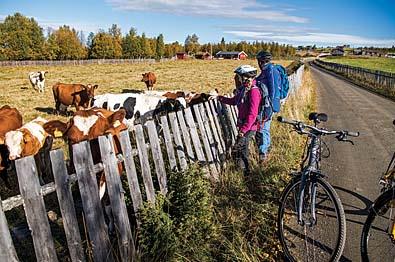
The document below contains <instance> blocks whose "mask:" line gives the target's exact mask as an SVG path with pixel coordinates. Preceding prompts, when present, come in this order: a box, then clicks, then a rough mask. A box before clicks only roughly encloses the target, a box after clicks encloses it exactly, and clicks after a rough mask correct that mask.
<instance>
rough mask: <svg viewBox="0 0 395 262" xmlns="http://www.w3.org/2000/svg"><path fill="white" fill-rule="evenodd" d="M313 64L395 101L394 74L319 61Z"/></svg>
mask: <svg viewBox="0 0 395 262" xmlns="http://www.w3.org/2000/svg"><path fill="white" fill-rule="evenodd" d="M313 63H314V64H315V65H317V66H319V67H323V68H325V69H327V70H330V71H333V72H335V73H338V74H341V75H343V76H345V77H347V78H348V79H350V80H352V81H354V82H356V83H357V84H360V85H363V86H365V87H367V88H369V89H371V90H372V91H375V92H378V93H380V94H382V95H385V96H388V97H391V98H392V99H395V74H394V73H389V72H383V71H379V70H371V69H366V68H361V67H355V66H349V65H344V64H338V63H332V62H326V61H322V60H320V59H316V60H314V62H313Z"/></svg>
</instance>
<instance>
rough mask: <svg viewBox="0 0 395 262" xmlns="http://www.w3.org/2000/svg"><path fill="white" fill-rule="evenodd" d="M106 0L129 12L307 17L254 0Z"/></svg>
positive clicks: (303, 20)
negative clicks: (291, 13) (290, 13)
mask: <svg viewBox="0 0 395 262" xmlns="http://www.w3.org/2000/svg"><path fill="white" fill-rule="evenodd" d="M107 2H108V3H109V4H111V5H112V6H113V7H114V8H116V9H120V10H129V11H152V12H158V13H169V14H175V15H188V16H189V15H193V16H210V17H224V18H246V19H260V20H268V21H275V22H293V23H306V22H307V21H308V19H307V18H304V17H299V16H293V15H289V14H287V12H288V11H290V9H289V8H284V9H282V10H274V9H273V8H272V7H270V6H268V5H264V4H260V3H257V2H256V1H255V0H212V1H202V0H145V1H141V0H107ZM291 11H293V10H291Z"/></svg>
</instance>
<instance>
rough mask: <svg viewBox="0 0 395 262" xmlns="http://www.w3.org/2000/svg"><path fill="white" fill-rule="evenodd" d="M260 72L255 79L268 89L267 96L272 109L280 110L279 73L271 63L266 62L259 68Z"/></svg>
mask: <svg viewBox="0 0 395 262" xmlns="http://www.w3.org/2000/svg"><path fill="white" fill-rule="evenodd" d="M261 70H262V72H261V74H260V75H259V76H258V77H257V78H256V80H257V81H259V82H261V83H264V84H265V85H266V86H267V89H268V91H269V97H270V100H271V101H272V105H273V111H274V112H279V111H280V90H279V85H280V82H281V79H280V73H279V72H278V71H277V70H276V69H275V68H274V66H273V64H272V63H268V64H267V65H265V66H264V67H263V68H261Z"/></svg>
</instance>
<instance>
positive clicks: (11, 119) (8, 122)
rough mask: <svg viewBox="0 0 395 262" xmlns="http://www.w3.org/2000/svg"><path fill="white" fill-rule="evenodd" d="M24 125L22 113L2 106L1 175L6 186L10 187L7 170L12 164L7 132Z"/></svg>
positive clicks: (0, 110) (0, 119)
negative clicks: (6, 140) (7, 144)
mask: <svg viewBox="0 0 395 262" xmlns="http://www.w3.org/2000/svg"><path fill="white" fill-rule="evenodd" d="M21 126H22V115H21V113H19V111H18V110H17V109H16V108H13V107H10V106H8V105H5V106H3V107H1V108H0V177H1V178H2V179H3V181H4V184H5V185H6V187H8V188H10V187H11V186H10V183H9V182H8V173H7V170H8V169H9V168H10V166H11V162H10V160H9V158H8V157H9V151H8V149H7V146H6V145H5V135H6V133H7V132H9V131H12V130H16V129H18V128H20V127H21Z"/></svg>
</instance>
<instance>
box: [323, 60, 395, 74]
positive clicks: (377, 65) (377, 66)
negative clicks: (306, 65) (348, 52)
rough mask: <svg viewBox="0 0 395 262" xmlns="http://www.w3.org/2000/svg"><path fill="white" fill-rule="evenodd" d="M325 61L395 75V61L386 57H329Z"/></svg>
mask: <svg viewBox="0 0 395 262" xmlns="http://www.w3.org/2000/svg"><path fill="white" fill-rule="evenodd" d="M324 60H325V61H328V62H332V63H339V64H345V65H349V66H356V67H362V68H367V69H372V70H379V71H385V72H390V73H395V59H393V58H386V57H372V58H371V57H327V58H325V59H324Z"/></svg>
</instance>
